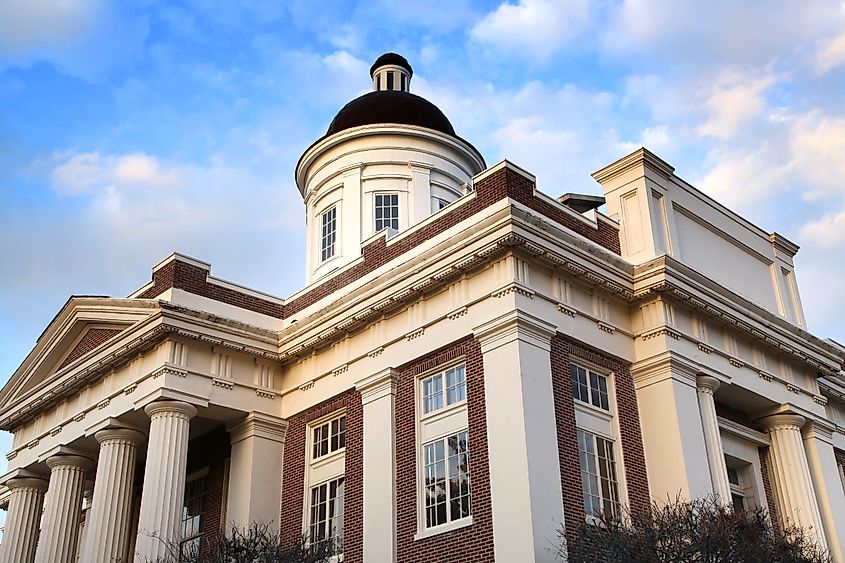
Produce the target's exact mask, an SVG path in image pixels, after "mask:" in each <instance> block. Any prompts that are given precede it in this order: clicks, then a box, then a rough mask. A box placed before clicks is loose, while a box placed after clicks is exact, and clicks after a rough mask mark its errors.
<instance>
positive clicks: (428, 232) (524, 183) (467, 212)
mask: <svg viewBox="0 0 845 563" xmlns="http://www.w3.org/2000/svg"><path fill="white" fill-rule="evenodd" d="M475 191H476V194H475V198H474V199H472V200H471V201H468V202H467V203H465V204H464V205H461V206H459V207H455V208H454V209H452V210H448V209H447V210H446V211H444V212H443V213H442V214H441V215H440V216H439V217H438V218H437V219H435V220H434V221H432V222H431V223H429V224H427V225H426V226H424V227H422V228H421V229H419V230H417V231H415V232H414V233H413V234H411V235H410V236H406V237H403V238H402V239H401V240H399V241H397V242H395V243H394V244H391V245H390V246H389V247H388V246H387V242H386V239H385V238H384V237H382V238H379V239H377V240H375V241H373V242H371V243H370V244H368V245H367V246H365V247H364V248H363V249H362V257H363V260H361V261H359V262H358V263H356V264H355V265H354V266H352V267H350V268H347V269H346V270H344V271H343V272H341V273H339V274H337V275H336V276H334V277H332V278H331V279H329V280H327V281H326V282H324V283H322V284H320V285H318V286H316V287H315V288H314V289H312V290H311V291H309V292H307V293H305V294H303V295H300V296H299V297H297V298H295V299H293V300H291V301H288V302H286V303H285V304H284V305H280V304H279V303H275V302H272V301H269V300H265V299H261V298H259V297H255V296H252V295H247V294H245V293H241V292H239V291H235V290H233V289H229V288H226V287H221V286H219V285H216V284H210V283H208V281H207V276H208V271H207V270H204V269H203V268H199V267H197V266H194V265H192V264H188V263H186V262H181V261H180V260H179V259H176V260H173V261H172V262H170V263H168V264H166V265H165V266H162V267H161V268H159V269H158V270H157V271H156V272H154V273H153V282H154V283H153V286H152V287H151V288H149V289H148V290H146V291H145V292H143V293H142V294H140V295H138V297H139V298H143V299H151V298H154V297H156V296H157V295H160V294H161V293H162V292H163V291H165V290H167V289H169V288H171V287H176V288H179V289H183V290H185V291H188V292H190V293H193V294H195V295H201V296H203V297H208V298H210V299H215V300H217V301H220V302H223V303H228V304H230V305H235V306H238V307H242V308H244V309H247V310H249V311H255V312H258V313H263V314H265V315H269V316H272V317H277V318H287V317H290V316H291V315H294V314H296V313H298V312H299V311H301V310H303V309H305V308H306V307H308V306H309V305H312V304H314V303H316V302H317V301H319V300H320V299H322V298H323V297H326V296H328V295H330V294H332V293H334V292H335V291H338V290H340V289H342V288H344V287H346V286H347V285H349V284H350V283H352V282H354V281H355V280H357V279H359V278H361V277H363V276H364V275H366V274H368V273H369V272H372V271H374V270H375V269H377V268H379V267H380V266H382V265H384V264H386V263H387V262H389V261H390V260H393V259H394V258H396V257H398V256H401V255H402V254H405V253H406V252H409V251H411V250H413V249H414V248H416V247H417V246H419V245H420V244H422V243H424V242H426V241H428V240H430V239H431V238H433V237H434V236H435V235H437V234H438V233H442V232H443V231H445V230H447V229H449V228H451V227H454V226H455V225H457V224H458V223H460V222H461V221H464V220H465V219H468V218H469V217H471V216H472V215H475V214H476V213H478V212H479V211H481V210H483V209H485V208H487V207H489V206H491V205H493V204H494V203H496V202H498V201H501V200H502V199H504V198H507V197H510V198H512V199H513V200H515V201H518V202H520V203H522V204H524V205H526V206H527V207H529V208H531V209H533V210H534V211H536V212H538V213H540V214H542V215H545V216H546V217H548V218H549V219H551V220H553V221H555V222H557V223H559V224H560V225H562V226H564V227H566V228H568V229H570V230H572V231H575V232H576V233H578V234H580V235H582V236H584V237H586V238H587V239H589V240H592V241H593V242H595V243H596V244H599V245H601V246H603V247H605V248H607V249H608V250H610V251H611V252H614V253H616V254H620V247H619V231H618V230H617V229H616V228H615V227H613V226H612V225H609V224H607V223H604V222H602V221H599V222H598V228H593V227H591V226H590V225H586V224H584V223H583V222H581V221H579V220H577V219H575V218H573V217H572V216H571V215H569V214H568V213H566V212H565V211H563V210H561V209H560V208H558V207H556V206H554V205H553V204H551V203H549V202H547V201H544V200H542V199H540V198H538V197H536V196H535V195H534V183H533V182H531V181H530V180H529V179H528V178H526V177H525V176H522V175H521V174H517V173H516V172H514V171H512V170H510V169H504V170H500V171H497V172H496V173H494V174H491V175H490V176H487V177H486V178H484V179H482V180H480V181H479V182H477V183H476V185H475Z"/></svg>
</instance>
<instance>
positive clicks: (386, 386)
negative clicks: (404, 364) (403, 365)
mask: <svg viewBox="0 0 845 563" xmlns="http://www.w3.org/2000/svg"><path fill="white" fill-rule="evenodd" d="M398 379H399V372H398V371H397V370H396V368H392V367H388V368H384V369H383V370H381V371H378V372H376V373H374V374H372V375H370V376H367V377H365V378H363V379H361V380H359V381H356V382H355V389H357V390H358V392H359V393H361V403H363V404H365V405H366V404H367V403H371V402H373V401H375V400H378V399H381V398H382V397H388V396H390V395H395V394H396V383H397V381H398Z"/></svg>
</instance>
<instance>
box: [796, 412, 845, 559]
mask: <svg viewBox="0 0 845 563" xmlns="http://www.w3.org/2000/svg"><path fill="white" fill-rule="evenodd" d="M807 426H808V428H807V427H805V428H804V450H805V451H806V452H807V465H808V466H809V467H810V476H811V477H812V478H813V487H815V490H816V501H817V502H818V505H819V514H820V515H821V519H822V524H823V525H824V532H825V536H826V537H827V545H828V548H829V549H830V554H831V556H832V557H833V560H834V561H836V562H837V563H845V491H843V489H842V480H841V479H840V477H839V466H838V465H837V464H836V455H835V454H834V453H833V428H832V427H827V426H822V425H821V424H819V423H818V422H812V423H811V424H808V425H807Z"/></svg>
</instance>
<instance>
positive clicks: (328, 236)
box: [320, 207, 337, 261]
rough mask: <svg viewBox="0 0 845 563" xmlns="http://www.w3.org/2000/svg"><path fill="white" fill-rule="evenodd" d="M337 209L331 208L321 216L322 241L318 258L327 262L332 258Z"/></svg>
mask: <svg viewBox="0 0 845 563" xmlns="http://www.w3.org/2000/svg"><path fill="white" fill-rule="evenodd" d="M336 219H337V208H335V207H332V208H331V209H329V210H328V211H326V212H324V213H323V215H322V216H321V221H322V239H321V241H320V258H321V259H322V260H324V261H325V260H328V259H329V258H331V257H332V256H334V250H335V238H336V227H337V221H336Z"/></svg>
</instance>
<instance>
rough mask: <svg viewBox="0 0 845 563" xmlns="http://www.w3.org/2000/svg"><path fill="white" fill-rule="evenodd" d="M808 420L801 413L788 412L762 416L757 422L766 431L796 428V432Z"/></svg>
mask: <svg viewBox="0 0 845 563" xmlns="http://www.w3.org/2000/svg"><path fill="white" fill-rule="evenodd" d="M806 421H807V419H806V418H804V417H803V416H801V415H800V414H788V413H787V414H773V415H771V416H767V417H764V418H761V419H759V420H758V421H757V424H759V425H760V426H762V427H763V429H764V430H765V431H766V432H772V431H773V430H794V431H796V432H800V431H801V427H802V426H804V423H805V422H806Z"/></svg>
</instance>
